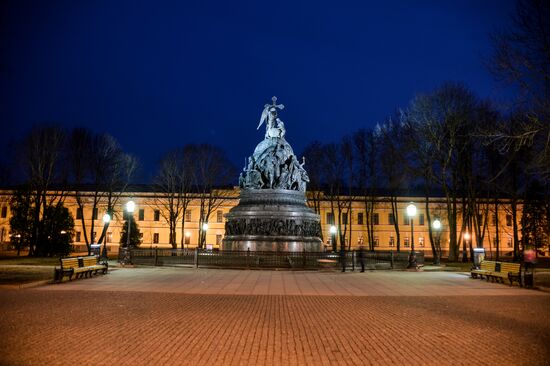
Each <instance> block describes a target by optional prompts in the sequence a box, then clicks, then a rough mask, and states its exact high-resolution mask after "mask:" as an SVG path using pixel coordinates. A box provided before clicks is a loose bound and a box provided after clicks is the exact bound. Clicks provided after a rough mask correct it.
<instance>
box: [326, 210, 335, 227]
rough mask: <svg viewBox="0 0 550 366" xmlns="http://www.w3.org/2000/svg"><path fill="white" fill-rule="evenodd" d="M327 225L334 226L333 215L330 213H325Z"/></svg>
mask: <svg viewBox="0 0 550 366" xmlns="http://www.w3.org/2000/svg"><path fill="white" fill-rule="evenodd" d="M327 224H329V225H334V214H333V213H332V212H327Z"/></svg>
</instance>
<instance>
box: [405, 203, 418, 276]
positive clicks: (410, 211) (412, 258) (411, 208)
mask: <svg viewBox="0 0 550 366" xmlns="http://www.w3.org/2000/svg"><path fill="white" fill-rule="evenodd" d="M407 216H408V217H409V221H410V223H411V253H410V254H409V264H408V266H407V268H416V255H415V254H414V223H413V221H414V217H415V216H416V206H415V205H414V204H412V203H411V204H410V205H408V206H407Z"/></svg>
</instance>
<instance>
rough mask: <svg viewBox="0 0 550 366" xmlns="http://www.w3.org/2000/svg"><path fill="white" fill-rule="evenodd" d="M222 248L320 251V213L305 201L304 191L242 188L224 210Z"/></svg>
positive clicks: (232, 249) (321, 249)
mask: <svg viewBox="0 0 550 366" xmlns="http://www.w3.org/2000/svg"><path fill="white" fill-rule="evenodd" d="M225 228H226V233H225V238H224V240H223V243H222V250H225V251H236V250H251V251H270V252H273V251H274V252H279V251H280V252H301V251H307V252H321V251H323V250H324V249H323V243H322V241H321V239H320V238H319V232H320V217H319V215H317V214H316V213H315V212H313V210H311V209H310V208H309V207H308V206H307V205H306V197H305V194H304V192H301V191H293V190H286V189H261V190H254V189H243V190H241V194H240V202H239V204H238V205H237V206H235V207H234V208H233V209H231V211H229V213H228V214H226V225H225Z"/></svg>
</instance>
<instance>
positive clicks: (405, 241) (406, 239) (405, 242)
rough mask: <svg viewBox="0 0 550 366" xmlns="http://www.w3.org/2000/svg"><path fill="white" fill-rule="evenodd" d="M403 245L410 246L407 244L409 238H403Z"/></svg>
mask: <svg viewBox="0 0 550 366" xmlns="http://www.w3.org/2000/svg"><path fill="white" fill-rule="evenodd" d="M403 243H404V244H405V246H406V247H408V246H410V245H411V244H410V242H409V238H405V240H403Z"/></svg>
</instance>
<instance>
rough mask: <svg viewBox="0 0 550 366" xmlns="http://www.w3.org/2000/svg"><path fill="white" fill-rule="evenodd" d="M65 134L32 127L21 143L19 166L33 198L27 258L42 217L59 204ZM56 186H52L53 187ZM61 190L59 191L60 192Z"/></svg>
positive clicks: (35, 243)
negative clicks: (22, 168)
mask: <svg viewBox="0 0 550 366" xmlns="http://www.w3.org/2000/svg"><path fill="white" fill-rule="evenodd" d="M65 137H66V136H65V131H64V130H63V129H62V128H60V127H57V126H37V127H34V128H33V129H32V130H31V131H30V133H29V134H27V136H26V137H25V139H24V141H23V143H22V156H21V157H22V163H23V166H24V171H25V174H26V178H27V182H28V184H27V185H28V187H29V189H30V191H31V192H32V193H31V194H32V196H33V198H32V199H31V201H32V202H33V207H32V210H33V214H32V216H33V224H32V233H31V237H30V242H29V256H32V255H34V254H35V252H36V251H37V249H38V247H39V246H40V243H39V238H40V237H41V234H42V230H43V229H44V228H43V227H42V225H41V221H42V217H43V215H44V213H45V212H46V211H47V209H48V207H53V206H55V205H59V204H62V203H63V199H64V196H65V192H64V189H63V188H62V187H63V186H59V183H61V182H65V181H66V176H65V174H64V173H65V172H66V171H65V169H63V168H62V164H63V163H64V156H63V154H64V151H65ZM56 183H57V184H58V185H55V184H56ZM60 187H61V189H60Z"/></svg>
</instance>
